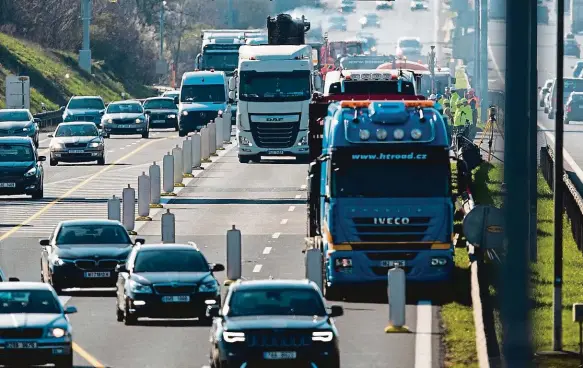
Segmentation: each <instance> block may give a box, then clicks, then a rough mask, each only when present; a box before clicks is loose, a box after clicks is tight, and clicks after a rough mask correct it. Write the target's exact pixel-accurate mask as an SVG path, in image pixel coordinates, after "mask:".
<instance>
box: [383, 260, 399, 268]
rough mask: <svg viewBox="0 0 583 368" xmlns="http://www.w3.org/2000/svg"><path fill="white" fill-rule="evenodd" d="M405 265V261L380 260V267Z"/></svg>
mask: <svg viewBox="0 0 583 368" xmlns="http://www.w3.org/2000/svg"><path fill="white" fill-rule="evenodd" d="M395 266H399V267H405V261H392V260H391V261H381V267H389V268H391V267H395Z"/></svg>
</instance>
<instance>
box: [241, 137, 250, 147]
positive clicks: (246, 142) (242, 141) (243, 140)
mask: <svg viewBox="0 0 583 368" xmlns="http://www.w3.org/2000/svg"><path fill="white" fill-rule="evenodd" d="M239 144H240V145H241V146H252V145H253V143H251V142H250V141H249V139H247V138H245V137H239Z"/></svg>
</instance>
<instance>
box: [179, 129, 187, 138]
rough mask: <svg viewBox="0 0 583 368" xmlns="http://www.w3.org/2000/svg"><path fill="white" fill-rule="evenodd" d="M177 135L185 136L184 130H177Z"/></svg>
mask: <svg viewBox="0 0 583 368" xmlns="http://www.w3.org/2000/svg"><path fill="white" fill-rule="evenodd" d="M178 136H179V137H186V132H185V131H184V130H178Z"/></svg>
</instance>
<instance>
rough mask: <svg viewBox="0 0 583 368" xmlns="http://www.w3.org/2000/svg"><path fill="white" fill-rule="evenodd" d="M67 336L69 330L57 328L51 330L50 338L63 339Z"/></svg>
mask: <svg viewBox="0 0 583 368" xmlns="http://www.w3.org/2000/svg"><path fill="white" fill-rule="evenodd" d="M66 334H67V330H65V329H62V328H60V327H55V328H51V329H49V334H48V335H49V337H57V338H59V337H63V336H65V335H66Z"/></svg>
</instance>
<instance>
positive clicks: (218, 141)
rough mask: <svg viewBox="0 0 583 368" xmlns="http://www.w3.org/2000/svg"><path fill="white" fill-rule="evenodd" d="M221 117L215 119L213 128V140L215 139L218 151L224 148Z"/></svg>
mask: <svg viewBox="0 0 583 368" xmlns="http://www.w3.org/2000/svg"><path fill="white" fill-rule="evenodd" d="M223 119H224V118H223V117H219V118H216V119H215V129H216V134H215V141H216V147H217V150H218V151H221V150H224V149H225V148H224V147H223V136H224V134H223V129H224V124H223Z"/></svg>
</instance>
